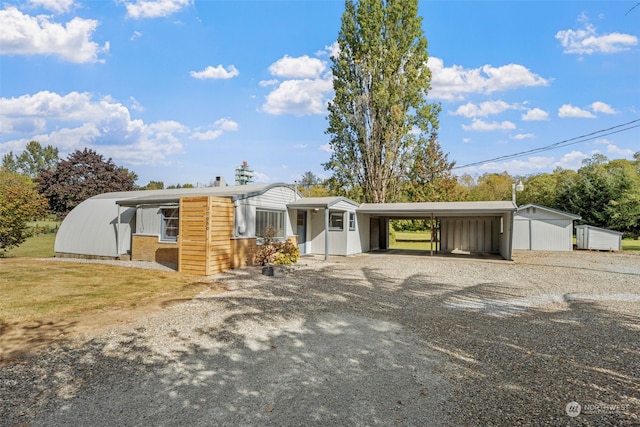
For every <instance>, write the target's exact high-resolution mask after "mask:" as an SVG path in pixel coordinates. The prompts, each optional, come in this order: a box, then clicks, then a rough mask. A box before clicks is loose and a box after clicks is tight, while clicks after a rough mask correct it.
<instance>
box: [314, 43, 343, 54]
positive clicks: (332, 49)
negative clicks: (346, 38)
mask: <svg viewBox="0 0 640 427" xmlns="http://www.w3.org/2000/svg"><path fill="white" fill-rule="evenodd" d="M339 54H340V45H339V44H338V42H337V41H335V42H333V43H332V44H331V45H329V46H325V47H324V50H321V51H320V52H318V53H317V54H316V55H317V56H323V55H328V56H329V57H334V58H337V57H338V55H339Z"/></svg>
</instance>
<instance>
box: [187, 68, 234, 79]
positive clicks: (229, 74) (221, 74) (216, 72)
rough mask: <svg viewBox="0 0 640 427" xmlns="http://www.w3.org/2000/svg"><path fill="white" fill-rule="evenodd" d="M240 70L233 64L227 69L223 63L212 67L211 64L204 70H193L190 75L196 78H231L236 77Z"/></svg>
mask: <svg viewBox="0 0 640 427" xmlns="http://www.w3.org/2000/svg"><path fill="white" fill-rule="evenodd" d="M238 74H240V72H239V71H238V70H237V69H236V67H234V66H233V65H230V66H228V67H227V68H226V69H225V68H224V67H223V66H222V65H218V66H217V67H212V66H211V65H209V66H208V67H207V68H205V69H204V70H202V71H191V72H190V73H189V75H190V76H191V77H193V78H196V79H230V78H233V77H236V76H237V75H238Z"/></svg>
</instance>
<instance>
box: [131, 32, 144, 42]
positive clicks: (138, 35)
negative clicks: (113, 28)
mask: <svg viewBox="0 0 640 427" xmlns="http://www.w3.org/2000/svg"><path fill="white" fill-rule="evenodd" d="M140 37H142V33H141V32H140V31H134V32H133V34H131V37H129V40H131V41H133V40H136V39H139V38H140Z"/></svg>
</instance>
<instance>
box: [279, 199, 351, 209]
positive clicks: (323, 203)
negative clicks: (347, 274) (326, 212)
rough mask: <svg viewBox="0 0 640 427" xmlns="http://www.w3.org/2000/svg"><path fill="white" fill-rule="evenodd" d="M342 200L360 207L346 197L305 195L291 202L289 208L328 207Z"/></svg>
mask: <svg viewBox="0 0 640 427" xmlns="http://www.w3.org/2000/svg"><path fill="white" fill-rule="evenodd" d="M340 202H346V203H349V204H351V205H353V206H354V207H356V208H357V207H358V203H356V202H354V201H353V200H350V199H347V198H346V197H338V196H336V197H305V198H302V199H298V200H296V201H295V202H292V203H289V204H288V205H287V207H288V208H294V209H328V208H330V207H331V206H334V205H336V204H338V203H340Z"/></svg>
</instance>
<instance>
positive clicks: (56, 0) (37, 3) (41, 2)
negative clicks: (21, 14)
mask: <svg viewBox="0 0 640 427" xmlns="http://www.w3.org/2000/svg"><path fill="white" fill-rule="evenodd" d="M29 4H30V5H31V6H34V7H42V8H44V9H47V10H50V11H52V12H56V13H65V12H68V11H70V10H71V9H72V8H73V7H74V6H75V2H74V0H29Z"/></svg>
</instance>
